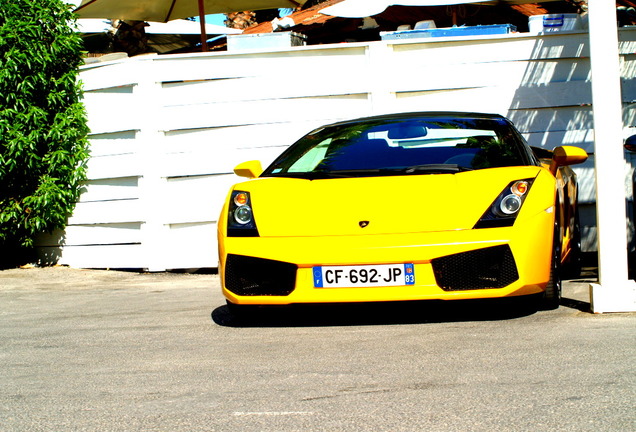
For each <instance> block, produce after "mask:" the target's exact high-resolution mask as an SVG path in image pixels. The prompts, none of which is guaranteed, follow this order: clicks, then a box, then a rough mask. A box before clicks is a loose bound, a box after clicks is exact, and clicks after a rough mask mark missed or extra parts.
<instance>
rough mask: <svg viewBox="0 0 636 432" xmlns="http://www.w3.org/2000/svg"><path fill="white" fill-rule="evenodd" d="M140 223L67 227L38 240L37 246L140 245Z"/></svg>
mask: <svg viewBox="0 0 636 432" xmlns="http://www.w3.org/2000/svg"><path fill="white" fill-rule="evenodd" d="M141 241H142V236H141V223H139V222H135V223H119V224H95V225H69V226H67V227H66V229H65V230H64V231H59V230H56V231H54V232H53V233H52V234H44V235H42V236H41V237H39V238H38V245H39V246H60V245H64V246H82V245H107V244H132V243H141Z"/></svg>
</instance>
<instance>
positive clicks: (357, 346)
mask: <svg viewBox="0 0 636 432" xmlns="http://www.w3.org/2000/svg"><path fill="white" fill-rule="evenodd" d="M586 296H587V291H586V283H569V284H566V287H565V297H566V298H565V299H564V301H563V304H562V306H561V307H560V308H559V309H557V310H554V311H536V310H534V309H532V308H531V307H529V306H526V305H524V304H522V303H519V302H513V303H510V302H461V303H454V302H453V303H436V302H435V303H415V304H411V303H407V304H394V305H387V304H378V305H362V306H323V307H312V308H291V309H289V308H288V309H276V310H274V311H270V312H269V313H267V314H265V315H263V316H260V317H259V318H257V319H255V320H253V321H247V322H238V321H236V320H234V319H233V318H232V316H231V315H229V314H228V312H227V309H226V307H225V306H224V300H223V298H222V296H221V294H220V292H219V281H218V277H217V276H215V275H200V274H196V275H195V274H171V273H167V274H165V273H162V274H137V273H125V272H112V271H87V270H71V269H67V268H48V269H30V270H5V271H0V346H1V349H0V360H1V362H0V430H2V431H250V432H251V431H283V432H290V431H391V432H396V431H462V432H466V431H547V430H550V431H595V432H598V431H613V432H615V431H635V430H636V409H635V407H636V360H635V359H636V314H606V315H594V314H590V313H588V312H587V309H588V306H589V305H588V304H587V297H586Z"/></svg>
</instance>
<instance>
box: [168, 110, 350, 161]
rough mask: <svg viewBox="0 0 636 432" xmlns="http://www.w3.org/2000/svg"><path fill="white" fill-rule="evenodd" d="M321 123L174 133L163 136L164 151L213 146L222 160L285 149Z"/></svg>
mask: <svg viewBox="0 0 636 432" xmlns="http://www.w3.org/2000/svg"><path fill="white" fill-rule="evenodd" d="M332 120H333V121H336V120H337V119H336V118H333V119H329V121H332ZM323 124H324V122H323V120H317V119H305V120H302V121H297V122H293V123H286V124H280V123H269V124H257V125H245V126H240V127H214V128H202V129H185V130H175V131H170V132H167V133H166V135H165V138H164V140H163V144H164V147H163V151H164V152H165V153H184V152H199V151H205V149H206V148H208V147H212V148H214V151H215V155H216V157H221V158H222V157H223V155H224V152H225V151H227V150H233V149H238V148H252V147H278V146H287V145H289V144H292V143H294V142H295V141H297V140H298V139H299V138H301V137H302V136H304V135H305V134H307V133H309V132H311V131H312V130H313V129H315V128H317V127H320V126H322V125H323Z"/></svg>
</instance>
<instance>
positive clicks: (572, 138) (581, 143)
mask: <svg viewBox="0 0 636 432" xmlns="http://www.w3.org/2000/svg"><path fill="white" fill-rule="evenodd" d="M523 136H524V138H525V139H526V141H528V144H529V145H531V146H533V147H542V148H546V149H548V150H552V149H554V148H555V147H557V146H561V145H570V146H576V147H581V148H582V149H583V150H585V151H586V152H588V153H593V152H594V130H593V129H582V130H575V129H573V130H565V131H554V132H535V133H529V134H525V133H524V134H523Z"/></svg>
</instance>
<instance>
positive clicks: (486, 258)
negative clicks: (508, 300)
mask: <svg viewBox="0 0 636 432" xmlns="http://www.w3.org/2000/svg"><path fill="white" fill-rule="evenodd" d="M432 265H433V272H434V273H435V279H436V281H437V285H439V287H440V288H442V289H443V290H444V291H463V290H476V289H486V288H503V287H505V286H507V285H510V284H511V283H513V282H515V281H516V280H518V279H519V273H518V272H517V266H516V264H515V259H514V257H513V255H512V251H511V250H510V246H508V245H501V246H493V247H489V248H484V249H478V250H473V251H468V252H462V253H458V254H454V255H448V256H445V257H440V258H435V259H434V260H432Z"/></svg>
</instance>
